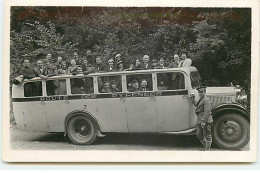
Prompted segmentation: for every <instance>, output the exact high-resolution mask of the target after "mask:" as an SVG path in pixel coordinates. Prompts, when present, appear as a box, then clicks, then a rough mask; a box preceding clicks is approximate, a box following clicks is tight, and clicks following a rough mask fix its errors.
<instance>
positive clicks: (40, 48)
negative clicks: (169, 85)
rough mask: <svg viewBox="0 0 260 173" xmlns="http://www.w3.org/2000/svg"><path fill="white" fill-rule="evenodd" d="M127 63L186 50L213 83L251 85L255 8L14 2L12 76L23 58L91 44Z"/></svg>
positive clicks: (66, 54) (106, 55) (68, 51)
mask: <svg viewBox="0 0 260 173" xmlns="http://www.w3.org/2000/svg"><path fill="white" fill-rule="evenodd" d="M88 49H89V50H91V51H92V52H93V53H94V54H100V55H102V56H103V57H104V59H105V60H106V59H108V58H110V57H114V56H115V55H116V54H117V53H120V54H121V55H123V56H124V59H125V63H126V64H125V65H126V66H128V65H129V63H130V62H131V61H133V60H134V59H136V58H141V57H142V56H143V55H144V54H148V55H149V56H150V57H151V58H152V59H159V58H161V57H164V58H166V59H168V58H169V57H170V55H172V54H173V53H180V52H181V51H183V50H185V51H187V52H188V54H189V57H190V58H191V59H192V61H193V65H194V66H196V67H197V69H198V70H199V72H200V75H201V77H202V79H203V81H204V82H205V83H207V85H208V86H227V85H229V84H230V83H231V82H233V83H234V84H240V85H242V86H243V87H246V88H250V87H249V86H248V85H249V84H250V70H251V67H250V64H251V10H250V9H239V8H236V9H232V8H106V7H12V9H11V77H14V76H16V75H18V73H19V71H18V70H19V69H20V66H21V62H22V60H23V59H24V58H28V59H30V60H31V61H32V62H33V63H35V62H36V60H37V59H41V58H45V56H46V54H47V53H52V54H53V56H54V57H57V56H58V55H61V56H62V57H63V58H65V59H69V58H70V57H71V56H72V53H73V51H74V50H77V51H78V53H79V55H80V56H81V57H83V56H84V55H85V54H86V50H88Z"/></svg>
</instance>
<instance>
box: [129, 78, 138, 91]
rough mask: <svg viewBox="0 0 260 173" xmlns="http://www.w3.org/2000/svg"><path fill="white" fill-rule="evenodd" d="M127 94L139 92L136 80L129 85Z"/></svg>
mask: <svg viewBox="0 0 260 173" xmlns="http://www.w3.org/2000/svg"><path fill="white" fill-rule="evenodd" d="M128 91H129V92H137V91H140V90H139V83H138V81H137V80H133V81H132V82H131V85H130V89H129V90H128Z"/></svg>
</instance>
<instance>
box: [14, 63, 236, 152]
mask: <svg viewBox="0 0 260 173" xmlns="http://www.w3.org/2000/svg"><path fill="white" fill-rule="evenodd" d="M135 79H137V80H139V81H142V80H143V79H145V80H146V82H147V88H146V90H143V91H142V89H140V90H138V91H135V92H133V91H130V90H129V87H131V81H133V80H135ZM111 80H113V81H115V83H117V87H118V88H119V89H117V91H116V92H109V93H104V92H102V91H103V90H102V87H103V86H104V83H106V81H111ZM173 81H174V82H173ZM79 83H83V84H84V85H82V86H81V85H79ZM198 85H199V77H198V72H197V69H196V68H195V67H182V68H170V69H154V70H138V71H123V72H107V73H92V74H89V75H62V76H55V77H50V78H48V79H47V80H42V79H41V78H33V79H30V80H28V79H26V80H24V81H23V82H21V83H20V84H19V85H13V86H12V103H13V112H14V116H15V121H16V123H17V125H18V127H19V129H20V130H23V131H35V132H36V131H37V132H64V133H67V134H68V136H69V137H70V139H71V140H72V142H74V143H76V144H91V143H92V142H94V141H95V139H96V136H101V134H102V133H104V134H105V133H106V132H117V133H170V134H186V133H190V132H194V130H195V127H196V122H197V116H196V114H195V107H194V106H193V104H192V103H191V101H190V100H189V95H190V94H191V93H193V94H195V98H196V99H197V100H198V99H199V98H198V92H197V90H196V87H197V86H198ZM57 86H58V87H57ZM86 86H87V87H86ZM61 88H63V89H61ZM57 89H58V90H59V91H57ZM36 91H37V93H36ZM207 91H211V93H209V92H207V95H208V96H209V97H210V98H211V100H212V101H213V102H214V107H217V106H220V105H222V104H227V103H229V102H230V103H233V104H234V102H235V101H236V92H235V90H234V88H230V87H229V88H224V89H222V92H220V91H221V89H219V88H218V89H217V88H207ZM28 93H29V94H28ZM30 93H34V94H31V95H30ZM218 93H221V94H218ZM223 94H224V96H223ZM220 112H221V111H220ZM218 113H219V112H218ZM84 118H85V119H84ZM84 122H85V123H84ZM93 136H94V137H93ZM224 148H225V147H224ZM226 148H228V147H226ZM229 148H231V147H229Z"/></svg>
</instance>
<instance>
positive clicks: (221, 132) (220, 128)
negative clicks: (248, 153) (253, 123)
mask: <svg viewBox="0 0 260 173" xmlns="http://www.w3.org/2000/svg"><path fill="white" fill-rule="evenodd" d="M249 127H250V126H249V122H248V120H247V119H245V118H244V117H243V116H241V115H239V114H237V113H227V114H224V115H220V116H218V117H216V119H214V126H213V142H214V143H215V144H216V145H217V146H218V147H219V148H222V149H228V150H238V149H241V148H243V147H245V146H246V145H247V144H248V142H249V138H250V130H249V129H250V128H249Z"/></svg>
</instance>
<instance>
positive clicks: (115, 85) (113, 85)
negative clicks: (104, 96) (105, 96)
mask: <svg viewBox="0 0 260 173" xmlns="http://www.w3.org/2000/svg"><path fill="white" fill-rule="evenodd" d="M111 92H112V93H114V92H120V90H119V89H118V88H117V84H116V81H114V80H112V81H111Z"/></svg>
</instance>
